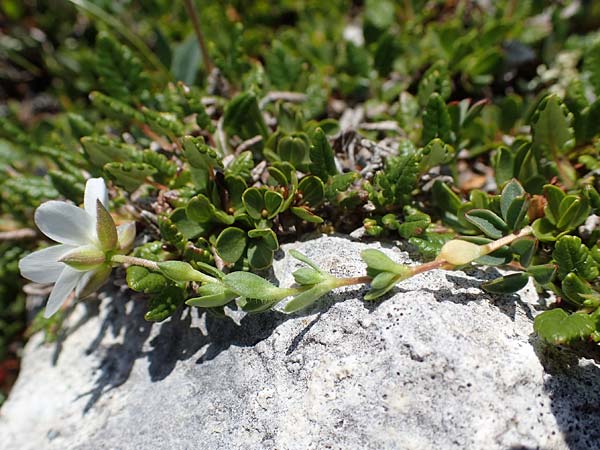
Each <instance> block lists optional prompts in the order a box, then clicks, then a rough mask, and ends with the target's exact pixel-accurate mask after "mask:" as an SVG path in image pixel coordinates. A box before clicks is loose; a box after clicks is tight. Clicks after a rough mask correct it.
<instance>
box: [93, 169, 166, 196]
mask: <svg viewBox="0 0 600 450" xmlns="http://www.w3.org/2000/svg"><path fill="white" fill-rule="evenodd" d="M104 171H105V172H106V174H107V175H108V176H109V177H110V178H111V179H112V180H113V181H114V183H115V184H116V185H118V186H120V187H122V188H123V189H125V190H126V191H128V192H132V191H134V190H136V189H137V188H138V187H139V186H140V185H141V184H142V183H145V182H146V181H147V180H148V178H149V177H151V176H152V175H154V174H155V173H156V169H155V168H154V167H152V166H151V165H149V164H146V163H131V162H124V163H118V162H114V163H108V164H105V165H104Z"/></svg>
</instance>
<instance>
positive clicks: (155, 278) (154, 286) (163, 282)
mask: <svg viewBox="0 0 600 450" xmlns="http://www.w3.org/2000/svg"><path fill="white" fill-rule="evenodd" d="M168 284H169V282H168V281H167V279H166V278H165V277H164V276H163V275H161V274H160V273H156V272H151V271H150V270H148V269H146V268H145V267H140V266H129V267H128V268H127V285H128V286H129V288H130V289H132V290H134V291H136V292H143V293H145V294H150V293H156V292H160V291H162V290H163V289H164V288H165V287H166V286H167V285H168Z"/></svg>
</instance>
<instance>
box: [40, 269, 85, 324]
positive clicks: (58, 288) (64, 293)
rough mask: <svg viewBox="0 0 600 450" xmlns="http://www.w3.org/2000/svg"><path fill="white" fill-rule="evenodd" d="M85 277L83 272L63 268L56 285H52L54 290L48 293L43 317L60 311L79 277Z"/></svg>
mask: <svg viewBox="0 0 600 450" xmlns="http://www.w3.org/2000/svg"><path fill="white" fill-rule="evenodd" d="M83 275H85V272H80V271H78V270H75V269H71V268H70V267H65V268H64V270H63V271H62V273H61V274H60V276H59V277H58V280H56V284H55V285H54V289H52V292H51V293H50V298H49V299H48V303H47V304H46V310H45V311H44V317H45V318H46V319H47V318H49V317H50V316H52V315H53V314H54V313H55V312H56V311H58V310H59V309H60V307H61V306H62V304H63V303H64V302H65V300H67V298H68V297H69V294H71V292H73V289H75V286H77V283H79V280H80V279H81V277H83Z"/></svg>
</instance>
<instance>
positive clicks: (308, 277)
mask: <svg viewBox="0 0 600 450" xmlns="http://www.w3.org/2000/svg"><path fill="white" fill-rule="evenodd" d="M292 275H293V276H294V280H295V281H296V283H298V284H301V285H311V284H317V283H320V282H321V281H323V280H324V279H325V276H324V275H323V274H322V273H321V272H320V271H319V270H315V269H313V268H310V267H302V268H300V269H298V270H296V271H294V272H293V273H292Z"/></svg>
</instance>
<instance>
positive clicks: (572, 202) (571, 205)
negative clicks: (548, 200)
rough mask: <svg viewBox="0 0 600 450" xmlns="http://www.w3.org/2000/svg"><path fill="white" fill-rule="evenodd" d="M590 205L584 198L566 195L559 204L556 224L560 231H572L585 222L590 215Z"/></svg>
mask: <svg viewBox="0 0 600 450" xmlns="http://www.w3.org/2000/svg"><path fill="white" fill-rule="evenodd" d="M590 209H591V208H590V203H589V200H588V198H587V197H585V196H576V195H567V196H565V198H563V200H562V202H560V207H559V211H560V212H559V214H560V216H559V219H558V222H557V224H556V226H557V228H559V229H560V230H565V231H568V230H573V229H575V228H577V227H578V226H579V225H581V224H582V223H583V222H585V219H587V218H588V216H589V214H590Z"/></svg>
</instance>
